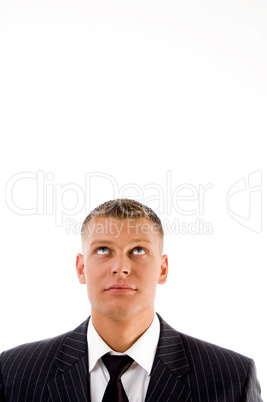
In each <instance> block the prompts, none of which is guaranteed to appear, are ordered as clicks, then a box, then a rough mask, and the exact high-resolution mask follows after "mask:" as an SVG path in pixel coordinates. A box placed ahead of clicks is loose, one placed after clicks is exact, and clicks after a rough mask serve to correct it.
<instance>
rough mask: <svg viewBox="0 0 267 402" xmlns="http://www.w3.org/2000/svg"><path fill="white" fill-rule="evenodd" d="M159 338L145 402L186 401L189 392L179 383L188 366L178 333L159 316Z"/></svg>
mask: <svg viewBox="0 0 267 402" xmlns="http://www.w3.org/2000/svg"><path fill="white" fill-rule="evenodd" d="M158 317H159V320H160V338H159V343H158V348H157V353H156V357H155V360H154V364H153V368H152V371H151V378H150V382H149V386H148V390H147V394H146V399H145V402H156V401H158V402H161V401H162V402H163V401H164V402H167V401H179V402H186V401H188V399H189V397H190V394H191V391H190V389H188V388H187V387H186V386H185V385H184V384H183V383H182V381H181V377H182V376H183V375H185V374H186V373H187V372H188V371H189V370H190V366H189V363H188V359H187V355H186V352H185V348H184V345H183V342H182V339H181V336H180V334H179V332H177V331H175V330H174V329H173V328H171V327H170V326H169V325H168V324H167V323H166V322H165V321H164V320H163V319H162V318H161V317H160V316H158Z"/></svg>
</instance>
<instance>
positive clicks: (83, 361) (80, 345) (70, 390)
mask: <svg viewBox="0 0 267 402" xmlns="http://www.w3.org/2000/svg"><path fill="white" fill-rule="evenodd" d="M88 322H89V318H87V320H85V321H84V322H83V323H82V324H81V325H80V326H79V327H77V328H76V329H75V330H73V331H71V332H69V333H68V334H67V335H66V337H65V338H64V339H63V341H62V343H61V345H60V347H59V349H58V352H57V354H56V356H55V359H54V363H55V364H56V366H57V369H58V370H57V376H56V378H55V379H54V380H52V381H50V382H49V383H48V388H49V392H50V396H51V399H52V401H53V402H59V401H68V400H71V401H77V402H89V401H90V385H89V374H88V349H87V327H88Z"/></svg>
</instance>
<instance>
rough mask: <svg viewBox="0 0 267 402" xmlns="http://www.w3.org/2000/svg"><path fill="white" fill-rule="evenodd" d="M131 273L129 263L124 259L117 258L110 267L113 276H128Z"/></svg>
mask: <svg viewBox="0 0 267 402" xmlns="http://www.w3.org/2000/svg"><path fill="white" fill-rule="evenodd" d="M130 272H131V268H130V264H129V261H127V258H126V257H118V258H117V259H116V261H114V265H113V267H112V274H113V275H125V276H127V275H129V274H130Z"/></svg>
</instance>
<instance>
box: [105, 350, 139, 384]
mask: <svg viewBox="0 0 267 402" xmlns="http://www.w3.org/2000/svg"><path fill="white" fill-rule="evenodd" d="M102 361H103V363H104V364H105V366H106V368H107V369H108V372H109V375H110V379H111V380H112V381H119V380H120V378H121V376H122V375H123V373H125V371H127V370H128V368H129V367H130V365H131V364H132V362H133V359H132V358H131V357H130V356H127V355H122V356H117V355H110V354H108V353H107V354H106V355H104V356H103V357H102Z"/></svg>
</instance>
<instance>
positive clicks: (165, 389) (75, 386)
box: [48, 316, 191, 402]
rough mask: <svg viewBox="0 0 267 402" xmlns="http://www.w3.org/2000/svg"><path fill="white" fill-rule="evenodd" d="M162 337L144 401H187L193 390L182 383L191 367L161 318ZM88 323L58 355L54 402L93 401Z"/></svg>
mask: <svg viewBox="0 0 267 402" xmlns="http://www.w3.org/2000/svg"><path fill="white" fill-rule="evenodd" d="M159 320H160V338H159V343H158V348H157V353H156V357H155V360H154V364H153V368H152V371H151V378H150V382H149V386H148V390H147V394H146V398H145V402H171V401H177V402H186V401H188V400H189V397H190V394H191V391H190V389H188V388H187V387H186V386H185V385H184V384H183V383H182V381H181V377H182V376H183V375H184V374H186V373H187V372H188V371H189V370H190V367H189V364H188V360H187V356H186V352H185V349H184V345H183V343H182V339H181V336H180V334H179V332H177V331H175V330H174V329H173V328H171V327H170V326H169V325H168V324H167V323H166V322H165V321H164V320H163V319H162V318H161V317H160V316H159ZM88 321H89V318H88V319H87V320H85V321H84V322H83V323H82V324H81V325H80V326H79V327H77V328H76V329H75V330H74V331H72V332H70V333H69V334H68V335H67V336H66V338H64V341H63V342H62V344H61V346H60V348H59V350H58V352H57V354H56V356H55V360H54V361H55V364H56V366H57V369H58V371H57V376H56V377H55V379H54V380H52V381H50V382H49V383H48V388H49V392H50V396H51V400H52V402H62V401H64V402H65V401H71V402H90V384H89V370H88V346H87V327H88Z"/></svg>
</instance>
